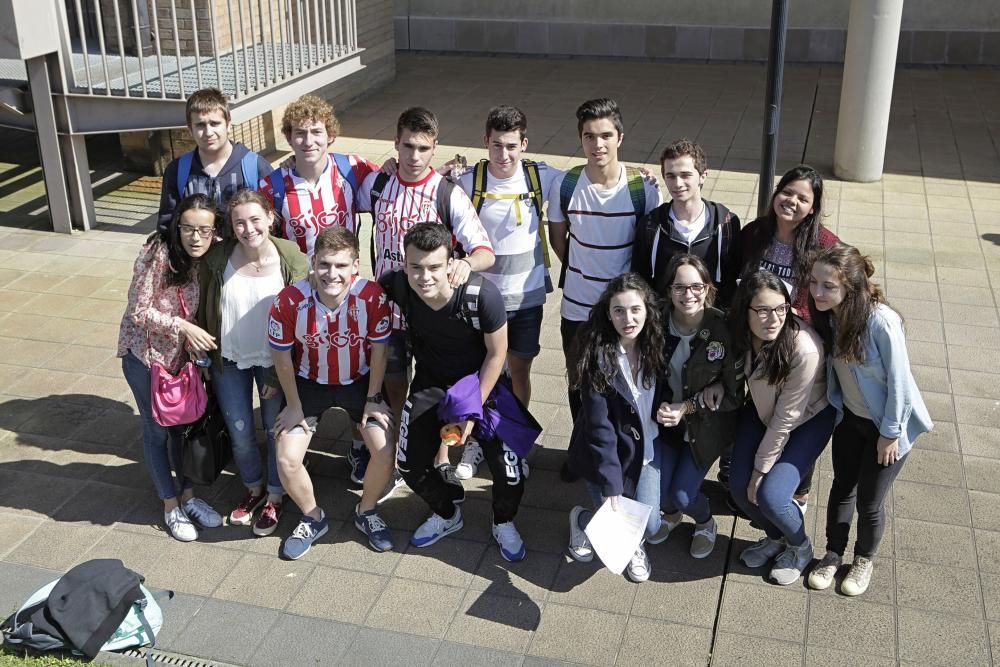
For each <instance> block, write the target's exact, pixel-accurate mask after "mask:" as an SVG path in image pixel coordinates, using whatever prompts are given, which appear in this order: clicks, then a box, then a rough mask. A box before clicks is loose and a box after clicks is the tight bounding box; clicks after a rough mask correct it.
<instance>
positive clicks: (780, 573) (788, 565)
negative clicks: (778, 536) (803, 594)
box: [771, 540, 813, 586]
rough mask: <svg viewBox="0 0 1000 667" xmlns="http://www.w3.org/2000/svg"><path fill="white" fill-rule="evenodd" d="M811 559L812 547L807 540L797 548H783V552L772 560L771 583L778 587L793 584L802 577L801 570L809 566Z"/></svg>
mask: <svg viewBox="0 0 1000 667" xmlns="http://www.w3.org/2000/svg"><path fill="white" fill-rule="evenodd" d="M812 557H813V547H812V542H810V541H809V540H806V542H805V544H802V545H800V546H797V547H792V546H788V547H785V550H784V551H782V552H781V554H780V555H779V556H778V557H777V558H775V559H774V567H772V568H771V581H773V582H774V583H776V584H778V585H779V586H788V585H789V584H794V583H795V582H796V581H798V580H799V577H801V576H802V570H804V569H806V568H807V567H808V566H809V561H811V560H812Z"/></svg>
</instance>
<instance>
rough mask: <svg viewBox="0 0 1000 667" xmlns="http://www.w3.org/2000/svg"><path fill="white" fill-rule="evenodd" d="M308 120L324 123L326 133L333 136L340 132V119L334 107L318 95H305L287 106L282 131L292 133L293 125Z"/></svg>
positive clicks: (282, 118) (287, 133) (282, 120)
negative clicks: (334, 111)
mask: <svg viewBox="0 0 1000 667" xmlns="http://www.w3.org/2000/svg"><path fill="white" fill-rule="evenodd" d="M307 122H313V123H317V122H318V123H323V125H325V126H326V133H327V134H329V135H330V136H331V137H336V136H337V135H339V134H340V121H339V120H337V116H336V115H335V114H334V113H333V107H332V106H330V104H329V103H328V102H327V101H326V100H324V99H322V98H319V97H317V96H316V95H303V96H302V97H300V98H299V99H297V100H295V101H294V102H292V103H291V104H289V105H288V106H287V107H285V114H284V115H283V116H282V117H281V132H282V133H283V134H286V135H290V134H291V133H292V126H293V125H299V124H301V123H307Z"/></svg>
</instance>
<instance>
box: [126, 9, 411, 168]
mask: <svg viewBox="0 0 1000 667" xmlns="http://www.w3.org/2000/svg"><path fill="white" fill-rule="evenodd" d="M216 1H219V0H216ZM196 2H201V3H202V5H203V6H204V7H207V5H204V2H207V0H196ZM157 4H158V5H159V4H160V3H159V0H158V3H157ZM357 4H358V17H357V19H358V44H359V46H361V47H362V48H364V49H365V51H364V52H363V53H362V54H361V61H362V63H363V64H364V65H365V69H363V70H361V71H360V72H357V73H355V74H353V75H351V76H349V77H347V78H345V79H342V80H340V81H337V82H335V83H333V84H331V85H329V86H326V87H324V88H322V89H320V90H317V91H315V94H317V95H319V96H321V97H323V98H325V99H327V100H329V101H330V102H331V103H332V104H333V105H334V107H335V108H337V109H344V108H346V107H348V106H350V105H351V104H352V103H353V102H355V101H356V100H358V99H360V98H362V97H364V96H365V95H367V94H369V93H370V92H372V91H373V90H375V89H377V88H379V87H380V86H382V85H384V84H385V83H387V82H389V81H391V80H392V79H393V78H394V77H395V75H396V47H395V39H394V30H393V23H392V14H393V9H394V0H358V3H357ZM159 9H160V7H159V6H158V10H159ZM206 11H207V10H206ZM196 13H197V11H196ZM244 16H246V14H244ZM217 18H218V19H220V20H219V26H218V27H219V29H220V30H221V26H222V25H223V24H222V21H221V18H222V17H220V16H218V13H217ZM226 25H228V24H226ZM225 32H228V27H227V28H226V31H225ZM161 37H162V35H161ZM161 48H162V47H161ZM221 48H222V45H221V42H220V49H221ZM202 53H203V55H205V54H206V53H207V52H205V51H203V52H202ZM289 101H291V100H289ZM284 108H285V107H284V105H281V106H278V107H275V108H274V109H272V110H271V111H270V112H269V113H265V114H263V115H261V116H258V117H257V118H254V119H252V120H250V121H248V122H246V123H242V124H240V125H237V126H235V127H234V128H233V138H234V139H236V140H237V141H240V142H242V143H244V144H246V145H247V146H249V147H250V148H252V149H253V150H255V151H257V152H259V153H269V152H271V151H275V150H279V151H280V150H288V145H287V143H285V141H284V137H282V135H281V115H282V113H283V112H284ZM193 148H194V142H193V141H192V140H191V136H190V134H189V132H188V131H187V129H186V128H180V129H171V130H160V131H156V132H142V133H126V134H123V135H122V151H123V153H124V154H125V158H126V161H127V163H128V165H129V168H131V169H135V170H137V171H142V172H147V173H153V174H161V173H162V171H163V169H164V168H165V167H166V165H167V164H169V163H170V161H171V160H173V159H174V158H175V157H176V156H179V155H181V154H182V153H184V152H186V151H189V150H192V149H193Z"/></svg>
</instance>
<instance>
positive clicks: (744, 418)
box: [729, 401, 836, 546]
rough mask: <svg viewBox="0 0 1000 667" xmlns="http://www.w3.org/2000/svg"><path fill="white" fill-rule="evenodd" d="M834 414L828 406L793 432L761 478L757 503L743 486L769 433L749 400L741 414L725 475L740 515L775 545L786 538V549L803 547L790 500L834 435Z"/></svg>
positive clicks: (798, 517) (799, 517)
mask: <svg viewBox="0 0 1000 667" xmlns="http://www.w3.org/2000/svg"><path fill="white" fill-rule="evenodd" d="M835 416H836V411H835V410H834V408H833V407H832V406H829V405H828V406H827V407H826V408H824V409H823V410H822V411H820V412H819V413H818V414H816V415H814V416H813V417H812V419H810V420H809V421H807V422H805V423H803V424H799V426H798V427H797V428H796V429H795V430H794V431H792V433H791V435H789V437H788V440H787V441H786V442H785V448H784V449H783V450H782V452H781V456H780V457H779V458H778V461H777V462H776V463H775V464H774V467H773V468H771V470H769V471H768V472H767V474H766V475H764V480H763V481H762V482H761V485H760V488H759V489H758V490H757V504H756V505H753V504H751V503H750V501H749V500H748V499H747V486H748V485H749V484H750V475H751V474H752V472H753V469H754V457H755V456H756V455H757V448H758V447H759V446H760V441H761V438H763V437H764V433H765V431H766V430H767V429H766V427H765V426H764V424H763V423H762V422H761V421H760V417H759V416H758V415H757V408H755V407H754V405H753V403H752V402H750V401H747V402H746V403H745V404H744V405H743V408H742V410H741V411H740V422H739V426H738V428H737V431H736V444H734V445H733V456H732V463H731V464H730V465H731V467H730V470H729V490H730V492H731V493H732V494H733V500H735V501H736V504H737V505H738V506H739V508H740V509H741V510H743V512H744V513H745V514H746V515H747V516H748V517H750V518H751V519H753V520H754V521H756V522H757V524H758V525H760V526H761V527H762V528H763V529H764V532H765V533H767V536H768V537H770V538H771V539H773V540H777V539H781V538H782V537H783V538H785V540H786V542H787V543H788V544H789V545H790V546H801V545H803V544H805V543H806V540H807V539H808V538H807V537H806V530H805V523H804V522H803V521H802V512H801V511H800V510H799V508H798V507H797V506H796V505H795V503H794V502H793V501H792V495H793V494H794V493H795V489H796V488H797V487H798V485H799V482H801V481H802V478H803V476H804V475H805V474H806V473H807V472H809V470H810V469H811V468H812V466H813V464H814V463H815V462H816V459H817V458H819V455H820V454H821V453H822V452H823V449H824V448H825V447H826V443H827V442H829V441H830V434H832V433H833V420H834V417H835Z"/></svg>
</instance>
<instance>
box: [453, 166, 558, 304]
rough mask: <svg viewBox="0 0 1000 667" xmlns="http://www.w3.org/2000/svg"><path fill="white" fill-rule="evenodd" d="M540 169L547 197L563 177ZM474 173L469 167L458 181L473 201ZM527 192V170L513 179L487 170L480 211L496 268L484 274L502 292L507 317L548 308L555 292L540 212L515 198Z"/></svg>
mask: <svg viewBox="0 0 1000 667" xmlns="http://www.w3.org/2000/svg"><path fill="white" fill-rule="evenodd" d="M536 164H537V165H538V178H539V180H540V181H541V186H542V193H543V197H544V193H547V192H548V191H549V188H551V187H552V181H553V180H554V179H556V178H558V177H559V176H562V172H561V171H559V170H558V169H554V168H552V167H550V166H548V165H547V164H545V163H544V162H538V163H536ZM475 171H476V170H475V167H469V168H468V169H466V170H465V172H464V173H463V174H462V177H461V180H460V184H461V186H462V189H463V190H464V191H465V193H466V194H467V195H469V197H470V198H471V197H472V194H473V190H474V187H475V186H474V183H473V181H474V179H475ZM529 189H530V188H529V187H528V183H527V178H526V177H525V174H524V169H523V168H522V169H518V170H517V172H516V173H515V174H514V175H513V176H511V177H510V178H496V177H495V176H493V175H492V174H490V173H489V169H487V170H486V195H485V196H484V197H483V203H482V206H480V207H479V220H480V222H482V224H483V227H485V228H486V233H487V234H488V235H489V237H490V243H492V244H493V252H494V253H496V263H495V264H494V265H493V266H492V267H491V268H489V269H487V270H486V271H483V272H482V274H483V276H484V277H486V278H488V279H489V280H490V281H491V282H493V284H494V285H496V286H497V289H499V290H500V294H501V295H502V296H503V302H504V308H506V309H507V310H508V311H514V310H521V309H523V308H533V307H535V306H540V305H542V304H543V303H545V294H546V292H551V291H552V279H551V278H550V277H549V271H548V269H547V268H545V261H544V255H543V251H542V238H541V235H540V233H539V229H540V226H539V219H538V211H536V210H535V206H534V204H533V200H532V199H530V198H528V197H526V196H522V197H519V198H512V196H518V195H526V193H528V191H529ZM490 195H494V196H493V197H491V196H490Z"/></svg>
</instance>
